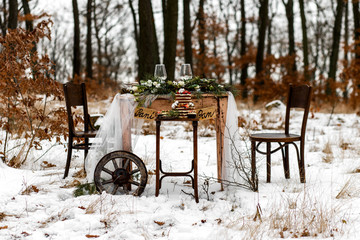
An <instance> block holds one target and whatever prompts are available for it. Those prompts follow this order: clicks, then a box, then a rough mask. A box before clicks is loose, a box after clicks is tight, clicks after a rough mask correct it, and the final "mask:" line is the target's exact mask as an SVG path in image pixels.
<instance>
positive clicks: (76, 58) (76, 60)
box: [72, 0, 81, 78]
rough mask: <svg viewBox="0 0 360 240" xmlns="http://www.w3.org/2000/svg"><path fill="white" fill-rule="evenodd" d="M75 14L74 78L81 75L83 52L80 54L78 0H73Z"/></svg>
mask: <svg viewBox="0 0 360 240" xmlns="http://www.w3.org/2000/svg"><path fill="white" fill-rule="evenodd" d="M72 5H73V15H74V59H73V78H75V76H76V75H77V76H80V66H81V58H80V57H81V54H80V21H79V9H78V4H77V0H72Z"/></svg>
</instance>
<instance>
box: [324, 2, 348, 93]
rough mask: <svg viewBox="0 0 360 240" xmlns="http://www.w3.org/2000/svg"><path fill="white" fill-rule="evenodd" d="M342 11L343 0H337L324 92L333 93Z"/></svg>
mask: <svg viewBox="0 0 360 240" xmlns="http://www.w3.org/2000/svg"><path fill="white" fill-rule="evenodd" d="M343 12H344V1H343V0H337V7H336V16H335V23H334V28H333V43H332V48H331V56H330V64H329V76H328V81H327V83H326V94H327V95H331V94H333V89H334V88H333V87H332V83H333V82H335V81H336V70H337V62H338V57H339V47H340V38H341V29H342V16H343Z"/></svg>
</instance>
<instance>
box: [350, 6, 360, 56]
mask: <svg viewBox="0 0 360 240" xmlns="http://www.w3.org/2000/svg"><path fill="white" fill-rule="evenodd" d="M359 5H360V1H359V0H352V9H353V16H354V40H355V49H356V51H355V58H356V59H360V6H359Z"/></svg>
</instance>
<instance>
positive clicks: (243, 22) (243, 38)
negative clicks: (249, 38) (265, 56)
mask: <svg viewBox="0 0 360 240" xmlns="http://www.w3.org/2000/svg"><path fill="white" fill-rule="evenodd" d="M240 4H241V40H240V41H241V48H240V56H241V57H242V58H243V57H245V55H246V49H247V47H246V13H245V0H241V3H240ZM248 66H249V65H248V64H244V66H242V67H241V77H240V84H241V86H242V89H243V90H242V94H241V95H242V97H243V98H247V96H248V91H247V88H246V79H247V78H248Z"/></svg>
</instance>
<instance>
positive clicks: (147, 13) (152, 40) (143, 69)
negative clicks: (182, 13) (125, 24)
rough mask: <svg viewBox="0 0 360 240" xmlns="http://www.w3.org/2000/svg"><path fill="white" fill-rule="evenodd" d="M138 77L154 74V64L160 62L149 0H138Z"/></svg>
mask: <svg viewBox="0 0 360 240" xmlns="http://www.w3.org/2000/svg"><path fill="white" fill-rule="evenodd" d="M139 25H140V37H139V46H140V48H139V79H143V78H144V77H145V76H146V75H148V74H151V75H152V74H154V68H155V64H157V63H159V62H160V59H159V49H158V42H157V37H156V32H155V22H154V16H153V11H152V6H151V1H150V0H141V1H139Z"/></svg>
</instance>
